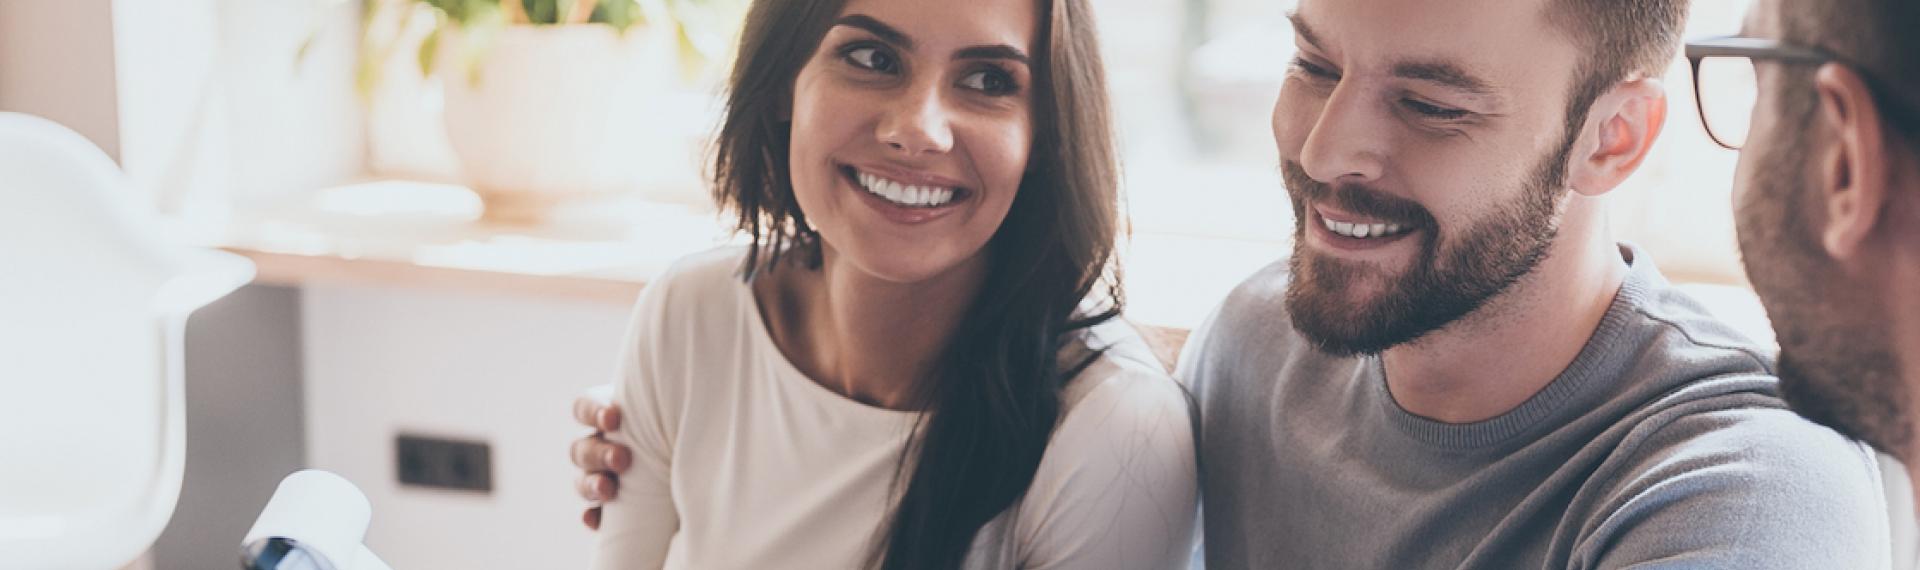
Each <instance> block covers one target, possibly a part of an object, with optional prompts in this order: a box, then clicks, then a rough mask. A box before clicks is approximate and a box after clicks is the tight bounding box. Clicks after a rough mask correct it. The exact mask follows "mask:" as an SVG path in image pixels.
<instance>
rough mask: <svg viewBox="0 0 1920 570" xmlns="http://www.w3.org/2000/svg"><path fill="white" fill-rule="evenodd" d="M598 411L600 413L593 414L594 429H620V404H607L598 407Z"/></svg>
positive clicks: (608, 430) (613, 430)
mask: <svg viewBox="0 0 1920 570" xmlns="http://www.w3.org/2000/svg"><path fill="white" fill-rule="evenodd" d="M598 411H599V412H600V413H598V414H596V415H595V416H594V420H595V421H594V423H593V424H592V425H593V427H594V429H598V430H600V431H603V432H609V433H611V432H616V431H620V406H616V405H613V404H607V405H606V406H602V407H600V408H598Z"/></svg>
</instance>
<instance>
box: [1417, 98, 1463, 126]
mask: <svg viewBox="0 0 1920 570" xmlns="http://www.w3.org/2000/svg"><path fill="white" fill-rule="evenodd" d="M1401 104H1403V105H1406V106H1407V109H1409V110H1411V111H1413V112H1415V113H1419V114H1420V116H1423V117H1428V118H1432V119H1441V120H1449V121H1450V120H1454V119H1459V118H1462V117H1465V116H1467V115H1468V114H1470V113H1469V112H1468V111H1466V110H1465V109H1454V108H1450V107H1441V106H1439V105H1434V104H1432V103H1428V102H1425V101H1421V100H1418V99H1405V100H1402V101H1401Z"/></svg>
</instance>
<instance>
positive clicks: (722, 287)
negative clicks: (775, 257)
mask: <svg viewBox="0 0 1920 570" xmlns="http://www.w3.org/2000/svg"><path fill="white" fill-rule="evenodd" d="M746 256H747V249H746V248H745V247H744V246H726V247H718V248H714V249H710V250H707V251H702V252H699V253H694V254H691V255H688V256H686V257H682V258H680V259H678V260H675V261H674V262H673V263H672V264H670V265H668V266H667V268H666V270H664V271H661V272H660V273H659V274H658V275H655V276H654V277H653V279H650V280H648V281H647V285H646V287H645V288H644V289H643V290H641V292H640V299H639V303H638V304H637V306H636V307H635V308H634V312H635V315H634V316H635V317H636V318H657V317H661V316H665V314H666V313H668V312H673V311H678V310H682V309H689V308H699V309H701V310H711V309H713V308H715V306H716V305H717V306H727V305H732V304H738V300H737V298H738V297H739V292H740V290H741V289H743V288H745V287H746V286H747V285H746V282H745V281H743V280H741V278H740V269H741V266H742V264H743V263H744V262H745V260H746Z"/></svg>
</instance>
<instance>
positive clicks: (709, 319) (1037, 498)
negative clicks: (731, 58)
mask: <svg viewBox="0 0 1920 570" xmlns="http://www.w3.org/2000/svg"><path fill="white" fill-rule="evenodd" d="M1106 100H1107V98H1106V95H1105V91H1104V71H1103V69H1102V66H1101V63H1100V57H1099V49H1098V46H1097V42H1096V41H1095V40H1094V30H1093V26H1092V19H1091V14H1089V13H1088V7H1087V3H1086V2H1085V1H1084V0H1041V1H1035V0H982V1H979V2H969V3H965V4H960V3H952V2H945V1H941V0H911V1H906V0H851V1H845V2H840V1H833V0H784V1H781V0H764V1H760V2H756V3H755V4H754V5H753V7H752V9H751V11H750V13H749V14H748V18H747V25H746V30H745V35H744V36H743V40H742V44H741V50H740V59H739V60H738V61H737V62H736V67H735V70H734V75H733V78H732V85H731V89H730V90H729V93H728V96H727V105H726V116H725V117H724V119H723V121H722V124H721V128H720V133H719V137H718V139H717V141H716V144H715V146H716V149H717V155H716V157H715V161H714V165H715V168H714V172H713V175H714V178H715V185H714V192H715V198H716V200H717V201H718V202H719V203H720V204H721V205H722V206H724V207H726V208H728V209H731V210H733V211H735V212H736V213H737V215H738V218H737V223H738V229H739V230H740V231H741V232H742V233H744V234H746V235H747V236H748V237H750V238H751V242H752V243H751V245H749V246H747V247H745V248H740V249H727V250H721V251H716V252H712V253H709V254H703V255H697V256H694V257H692V258H689V259H688V260H685V261H683V262H681V263H680V264H679V265H678V266H677V267H676V268H675V269H673V270H671V271H669V274H668V275H665V276H663V277H661V278H659V279H656V280H655V281H653V282H652V284H651V285H650V286H649V287H648V289H647V291H646V292H645V293H643V294H642V298H641V301H640V303H639V306H638V308H637V309H636V314H635V316H634V324H633V329H632V334H631V338H630V340H629V343H628V346H627V350H628V352H629V356H628V358H627V359H626V360H625V362H624V364H625V372H624V377H623V378H622V379H621V380H620V381H619V382H618V383H617V385H616V400H617V402H618V403H619V405H620V407H621V409H623V410H625V411H626V412H625V413H626V414H627V415H628V417H630V418H632V419H631V420H629V421H626V422H624V424H623V425H622V426H621V429H620V430H619V431H618V432H617V433H613V434H609V436H610V437H611V438H613V439H616V440H619V441H620V442H621V443H624V444H626V445H628V446H630V447H631V448H632V449H633V457H634V461H633V468H632V470H631V471H629V472H628V473H627V474H626V475H625V476H624V477H623V478H622V480H621V492H620V493H619V496H618V497H617V498H615V499H614V500H613V501H611V502H609V503H607V504H606V506H605V507H604V509H605V510H604V512H603V514H602V519H601V523H600V524H601V532H600V541H601V542H600V549H599V552H598V555H597V556H596V560H597V562H596V564H597V565H598V567H603V568H630V567H631V568H660V567H666V568H766V567H797V568H855V567H873V568H888V569H895V568H899V569H905V568H912V569H939V568H961V567H967V568H1015V567H1019V568H1118V567H1154V568H1160V567H1171V566H1174V565H1177V564H1178V563H1179V562H1180V561H1182V560H1184V557H1185V555H1187V554H1188V553H1189V551H1190V545H1191V539H1192V536H1191V535H1192V530H1193V520H1194V515H1195V497H1196V493H1195V488H1194V476H1195V472H1194V460H1193V449H1192V444H1193V440H1192V434H1191V428H1190V426H1191V424H1190V419H1189V417H1188V413H1187V403H1186V402H1187V400H1186V398H1185V395H1184V393H1183V392H1182V391H1181V389H1180V388H1179V386H1178V385H1176V384H1175V383H1174V382H1173V381H1172V380H1171V379H1170V378H1168V377H1167V376H1166V375H1165V373H1164V370H1163V369H1162V368H1161V367H1160V366H1159V364H1158V362H1157V361H1156V360H1155V358H1154V356H1153V355H1152V353H1151V351H1150V349H1149V348H1148V347H1147V345H1146V344H1145V343H1144V342H1143V341H1142V340H1141V339H1140V337H1139V335H1138V334H1136V333H1135V332H1134V331H1133V330H1132V329H1131V328H1130V327H1128V326H1127V325H1126V323H1124V322H1122V321H1120V320H1118V319H1116V318H1115V317H1117V316H1118V314H1119V310H1120V305H1121V295H1120V291H1119V287H1118V285H1117V283H1116V279H1117V275H1118V271H1117V269H1116V268H1115V266H1114V263H1113V259H1112V258H1113V250H1114V242H1113V239H1114V236H1115V235H1116V234H1118V233H1119V232H1118V227H1119V208H1118V196H1117V175H1116V170H1117V168H1116V165H1115V164H1114V160H1115V159H1114V152H1113V144H1112V140H1111V138H1112V137H1111V135H1110V133H1109V125H1108V124H1107V123H1108V116H1107V105H1106ZM1069 142H1071V144H1068V143H1069ZM881 347H883V348H881Z"/></svg>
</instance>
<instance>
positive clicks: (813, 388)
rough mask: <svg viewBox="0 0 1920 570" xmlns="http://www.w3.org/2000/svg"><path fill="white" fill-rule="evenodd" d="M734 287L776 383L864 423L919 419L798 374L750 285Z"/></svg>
mask: <svg viewBox="0 0 1920 570" xmlns="http://www.w3.org/2000/svg"><path fill="white" fill-rule="evenodd" d="M734 284H735V287H734V290H735V294H737V295H739V296H740V303H741V306H742V307H746V308H748V309H749V310H748V311H744V313H745V314H744V317H745V318H746V319H747V320H748V321H751V322H748V323H745V325H746V327H747V328H749V329H752V332H751V333H750V334H752V335H753V337H754V338H753V342H754V343H755V344H757V345H759V346H758V347H757V348H759V349H761V351H762V352H764V353H765V354H767V357H766V358H767V359H768V360H771V361H772V362H773V365H774V366H775V370H774V376H777V377H779V378H778V380H776V381H778V382H785V383H791V384H798V385H799V386H798V387H797V388H796V389H797V390H799V391H800V392H801V393H803V394H806V397H807V398H808V399H811V400H814V401H816V402H819V403H820V404H821V405H823V406H827V407H830V408H833V409H834V410H836V411H842V410H844V412H845V413H846V414H849V415H851V416H855V417H860V418H862V419H863V420H864V421H874V422H893V423H897V422H902V421H906V422H914V421H918V420H919V418H920V414H921V412H915V411H905V410H891V409H887V408H882V407H879V406H874V405H869V404H867V403H864V402H861V401H859V400H855V399H853V398H848V397H846V396H845V395H842V394H840V393H839V392H835V391H833V390H829V389H827V387H826V386H822V385H820V383H819V382H816V381H814V379H813V377H811V376H807V374H806V373H805V372H802V371H800V367H799V366H798V365H795V364H794V363H793V359H791V358H788V357H787V353H786V352H785V351H783V350H780V343H778V342H774V340H773V331H772V330H771V329H769V328H768V327H767V318H766V315H765V313H763V312H762V309H761V307H760V299H759V298H758V297H756V296H754V294H753V282H752V281H746V280H735V281H734Z"/></svg>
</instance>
